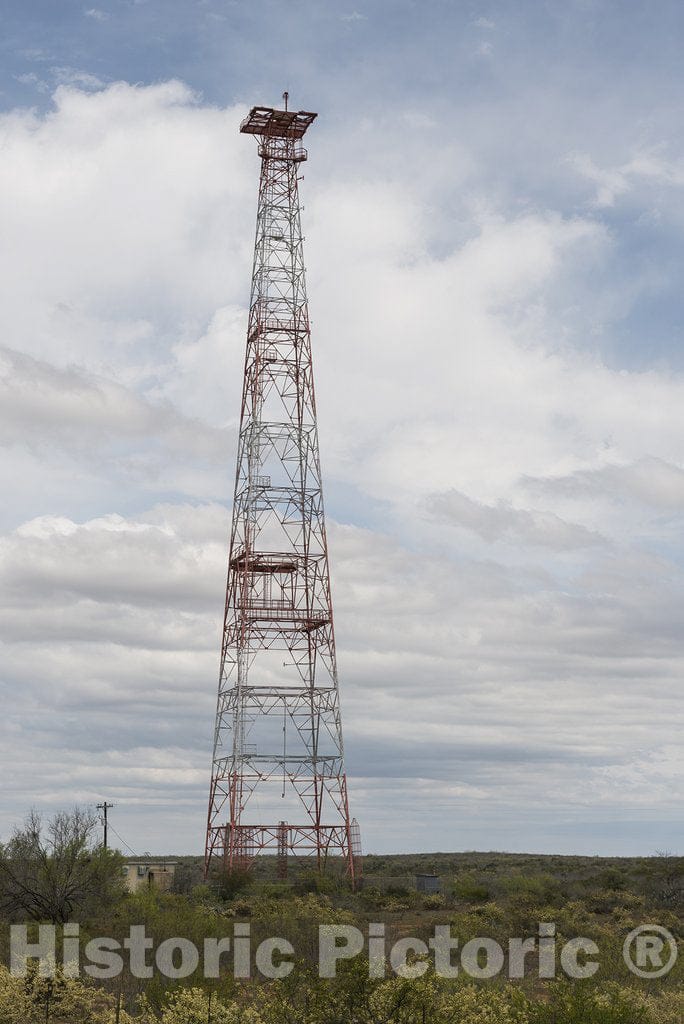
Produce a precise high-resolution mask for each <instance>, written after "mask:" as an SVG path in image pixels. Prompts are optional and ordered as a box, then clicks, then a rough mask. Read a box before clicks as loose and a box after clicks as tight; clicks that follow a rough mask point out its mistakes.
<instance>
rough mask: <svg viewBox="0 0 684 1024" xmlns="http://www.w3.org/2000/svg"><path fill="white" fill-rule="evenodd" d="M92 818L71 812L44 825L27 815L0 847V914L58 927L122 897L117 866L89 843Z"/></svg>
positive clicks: (36, 816)
mask: <svg viewBox="0 0 684 1024" xmlns="http://www.w3.org/2000/svg"><path fill="white" fill-rule="evenodd" d="M96 824H97V817H96V816H95V815H94V814H92V813H90V812H89V811H86V810H83V809H81V808H75V809H74V810H73V811H68V812H62V813H60V814H56V815H55V816H54V817H53V818H52V819H50V821H49V822H48V823H47V825H45V824H44V823H43V820H42V818H41V817H40V815H39V814H38V813H37V812H36V811H32V812H31V813H30V814H29V815H28V817H27V818H26V821H25V822H24V826H23V827H22V828H18V829H16V830H15V832H14V834H13V835H12V838H11V839H10V840H9V842H8V843H7V844H6V845H5V846H0V909H1V910H2V911H4V913H5V914H6V915H8V916H10V917H12V918H15V919H16V918H18V917H20V918H23V919H26V918H28V919H31V920H34V921H50V922H51V923H52V924H64V923H66V922H67V921H70V920H74V919H75V918H77V917H79V916H87V915H89V914H92V913H94V912H99V911H100V910H102V909H104V908H106V907H108V906H110V905H111V904H112V903H113V902H114V901H115V900H116V899H117V898H118V897H119V896H120V895H121V893H122V891H123V872H122V865H123V860H122V858H121V856H120V855H119V854H118V853H114V852H112V851H111V850H105V849H104V847H102V846H99V845H96V844H95V842H94V832H95V826H96Z"/></svg>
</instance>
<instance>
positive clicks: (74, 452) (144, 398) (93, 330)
mask: <svg viewBox="0 0 684 1024" xmlns="http://www.w3.org/2000/svg"><path fill="white" fill-rule="evenodd" d="M481 27H486V26H481ZM409 113H410V112H409ZM242 114H243V110H242V109H241V108H240V107H234V108H231V109H227V110H224V109H219V108H217V107H212V106H210V105H208V104H205V103H203V102H202V101H201V99H200V98H199V97H198V96H197V95H196V94H195V93H193V92H192V91H191V90H190V89H189V88H188V87H187V86H185V85H183V84H182V83H180V82H166V83H161V84H158V85H154V86H149V87H133V86H130V85H127V84H125V83H116V84H114V85H111V86H108V87H105V88H98V89H97V91H91V90H90V89H86V88H74V87H73V86H68V87H66V86H61V87H60V88H59V89H58V90H57V92H56V94H55V102H54V107H53V109H51V110H50V111H49V112H48V113H46V114H38V113H36V112H34V111H26V110H20V111H14V112H12V113H9V114H5V115H3V116H2V117H1V118H0V131H1V132H2V136H3V141H4V158H3V162H2V164H1V165H0V212H1V213H2V217H3V223H4V235H5V240H6V243H7V250H6V253H7V254H11V255H6V256H5V257H4V260H3V264H2V276H1V278H0V283H1V287H2V289H3V301H2V303H0V320H1V322H2V332H3V333H2V336H3V345H4V347H3V349H2V351H1V352H0V424H1V425H2V434H3V444H4V447H3V451H4V453H5V457H4V459H3V464H2V470H1V472H0V484H2V486H3V491H4V493H5V495H6V500H5V502H4V508H3V510H2V515H3V520H2V528H3V531H4V532H3V533H2V535H1V536H0V582H1V584H2V585H1V586H0V643H1V644H2V651H1V656H2V662H1V665H2V679H1V685H2V687H3V693H4V695H5V700H6V706H7V708H8V713H7V715H6V717H5V719H4V720H3V723H2V726H1V728H2V734H3V740H4V743H5V747H4V749H5V750H6V751H7V761H8V763H9V773H8V775H7V776H6V777H7V780H8V781H7V785H6V792H7V793H8V794H10V795H9V796H8V798H7V801H6V803H5V805H4V807H3V814H4V816H5V817H4V819H3V820H0V829H6V828H7V827H8V826H9V824H10V823H11V822H12V821H13V820H15V819H16V818H17V817H20V816H21V814H22V813H23V811H24V809H25V807H26V806H27V805H29V804H31V803H36V804H38V805H41V806H45V807H49V806H55V805H59V804H63V803H65V802H72V801H73V800H74V799H89V800H91V799H92V800H94V799H95V797H96V796H97V797H100V796H101V795H102V794H101V788H102V787H104V786H107V787H109V790H108V792H109V794H110V797H113V798H114V799H115V800H116V801H117V802H118V803H119V808H118V811H117V813H118V814H119V815H120V821H121V823H122V832H124V833H125V834H126V837H127V839H128V840H129V841H131V842H133V843H134V845H136V846H138V847H139V848H140V847H142V848H152V847H153V846H155V845H156V846H157V848H158V849H167V850H168V848H169V844H170V838H169V836H170V832H169V830H170V829H173V830H176V831H174V833H173V834H174V836H175V837H176V838H177V842H178V850H179V852H180V851H181V849H182V850H197V849H198V848H199V846H200V845H201V831H202V827H203V817H204V810H205V801H206V796H207V793H206V788H207V787H206V782H207V777H208V762H209V757H210V749H209V748H210V742H211V731H212V725H213V722H212V718H213V710H214V704H215V686H216V674H217V666H218V646H219V633H220V620H221V614H222V602H223V591H224V583H225V565H226V560H227V534H228V523H229V509H228V503H229V498H230V488H231V482H232V476H233V459H234V446H235V429H236V420H237V415H238V406H239V395H240V388H241V363H242V358H243V345H244V329H245V324H246V319H247V309H246V307H247V303H248V284H249V272H250V262H251V245H252V233H253V217H254V203H255V198H256V196H255V185H256V171H257V156H256V152H255V150H254V148H253V147H252V148H250V145H249V144H248V141H247V140H245V139H244V138H240V136H239V135H238V134H237V131H236V126H237V123H238V122H239V120H240V117H241V116H242ZM369 117H370V115H369ZM407 117H408V115H407ZM370 120H371V123H370V125H369V126H367V130H368V131H369V132H371V133H372V131H373V129H374V126H373V124H372V117H371V118H370ZM409 122H410V117H409V119H408V120H407V121H405V122H403V121H402V126H403V127H402V131H405V126H406V124H408V123H409ZM428 122H429V119H428V120H427V121H426V120H425V119H423V120H420V119H419V120H417V121H414V122H412V123H411V132H412V133H413V132H415V133H423V132H425V133H429V132H430V131H432V130H433V128H432V127H431V125H430V123H428ZM355 131H356V129H355ZM362 131H364V132H365V131H366V127H364V128H363V129H362ZM421 137H422V136H421ZM354 138H355V137H354ZM354 138H351V137H350V138H348V139H347V138H343V139H342V143H346V142H349V147H346V148H348V149H351V150H352V151H353V152H354V160H355V163H354V168H353V173H351V169H350V168H349V167H345V168H344V169H343V171H340V169H339V165H338V162H337V161H336V157H335V154H336V153H337V152H338V149H337V148H335V147H339V146H340V145H341V142H340V139H339V138H337V139H336V140H335V142H334V147H333V144H332V143H331V140H330V138H326V136H325V135H321V137H320V153H319V156H318V163H317V164H313V160H312V167H311V172H310V173H309V171H308V170H307V180H306V182H305V184H304V186H303V188H304V189H305V198H306V200H307V207H306V209H305V211H304V218H305V231H306V234H307V239H306V246H307V260H308V266H309V286H310V292H311V311H312V317H313V323H314V345H315V354H316V364H317V365H316V368H317V385H318V387H317V394H318V405H319V415H320V430H321V444H322V458H323V467H324V476H325V481H326V490H327V495H328V509H329V513H330V545H331V555H332V565H333V582H334V597H335V601H336V612H337V632H338V639H339V643H340V666H341V671H342V699H343V707H344V716H345V729H346V736H347V756H348V761H349V771H350V777H351V779H352V794H353V798H354V801H355V803H354V807H355V813H357V816H358V817H359V818H360V819H361V820H362V822H363V823H364V830H365V833H366V836H367V841H368V843H369V844H370V845H371V846H372V847H374V846H375V847H377V846H378V845H384V846H385V847H387V846H392V847H394V848H404V849H405V848H406V847H407V845H426V844H427V845H428V846H434V845H436V844H437V843H440V844H443V845H445V846H448V845H452V846H454V845H464V844H465V843H466V842H469V844H470V845H483V844H486V845H490V846H491V845H497V844H501V845H509V846H511V847H514V848H520V844H521V843H522V844H523V845H527V843H526V842H525V841H524V840H523V839H521V838H520V837H519V836H517V835H516V832H515V830H516V827H517V824H516V823H518V824H519V823H520V822H521V821H525V822H527V825H526V829H527V831H526V836H527V842H529V843H532V844H536V845H537V846H538V847H539V848H541V847H542V846H544V844H546V848H549V849H553V847H554V844H556V845H557V844H558V841H559V840H558V836H559V835H560V832H559V831H556V832H555V833H553V829H554V828H556V829H557V830H562V828H564V827H566V825H567V823H568V822H577V823H580V822H581V821H587V820H590V819H592V820H596V818H598V817H602V818H603V819H605V818H611V816H612V818H614V819H615V820H624V819H626V818H628V817H629V815H636V814H639V813H642V811H643V808H644V807H646V806H648V800H647V794H648V793H649V792H651V793H653V789H652V788H649V787H651V782H652V779H653V778H654V777H655V778H657V780H658V784H657V787H656V790H657V797H656V799H657V807H658V813H660V814H661V815H662V819H663V820H664V821H666V820H670V819H672V815H673V814H674V813H675V810H674V808H673V799H672V793H671V792H669V791H668V784H669V785H671V786H672V787H674V786H676V785H677V779H678V778H679V775H678V772H679V770H680V768H679V765H678V762H677V756H676V753H675V751H676V749H677V743H678V739H677V735H678V722H679V721H680V717H678V716H679V715H680V713H681V712H680V711H678V690H677V688H678V685H679V680H680V679H681V673H682V668H683V659H684V649H683V648H682V641H681V635H680V634H681V629H680V624H679V621H678V614H677V609H678V608H679V607H681V596H682V595H681V590H682V577H681V570H680V568H679V561H678V558H677V555H676V551H678V550H679V546H677V545H676V544H674V545H673V539H672V538H673V532H674V531H673V528H672V526H668V527H666V526H664V524H663V513H666V514H667V516H669V517H670V519H674V517H676V516H677V515H678V514H679V513H680V511H681V503H682V499H683V494H684V487H683V485H682V477H683V475H684V474H683V471H682V469H681V468H680V464H681V452H680V451H679V438H680V437H681V436H682V433H683V432H684V411H683V410H684V382H683V381H682V378H681V375H678V374H676V373H674V372H671V371H669V370H665V369H662V368H655V367H651V368H648V369H646V370H643V371H640V372H636V371H626V370H624V369H622V368H619V367H612V366H608V365H606V364H605V363H603V362H602V361H601V360H600V359H599V358H598V357H597V356H596V354H595V353H593V352H592V353H589V352H588V351H587V348H586V345H584V344H583V342H584V336H583V331H584V326H585V324H586V318H587V317H588V316H589V317H591V316H596V317H597V318H600V317H601V316H602V315H603V312H604V310H605V305H604V301H605V296H597V297H596V299H595V301H596V307H595V308H594V307H592V308H591V309H590V310H589V312H587V311H586V310H584V309H583V310H581V311H578V309H577V306H578V303H577V302H576V297H577V295H578V294H580V295H582V296H591V292H592V289H591V287H590V286H591V277H592V274H593V273H594V272H595V270H596V268H601V267H602V266H603V263H604V261H605V260H606V259H608V258H609V256H610V254H611V252H612V249H613V246H614V239H613V236H612V235H611V233H610V232H609V231H608V230H607V228H606V227H605V225H604V224H603V223H601V221H600V220H599V219H598V218H597V217H596V216H595V213H596V211H595V210H593V211H591V214H590V215H584V216H577V215H576V214H575V213H573V212H572V211H570V212H567V211H565V212H564V211H562V210H559V209H555V208H553V207H552V206H549V207H541V206H537V207H534V208H531V207H528V206H526V205H525V204H518V205H516V206H514V207H506V206H505V204H504V205H500V206H497V204H496V203H495V202H493V201H489V202H484V201H483V200H482V198H481V194H480V193H477V194H476V193H475V191H474V184H473V182H474V180H475V179H478V180H479V176H480V175H481V174H482V167H481V165H478V161H477V160H476V159H475V158H474V157H473V156H472V154H470V153H469V152H468V151H467V147H464V146H463V145H462V144H459V146H458V147H457V146H456V145H455V144H454V146H453V147H452V149H450V150H449V152H450V154H452V155H453V162H452V163H450V164H449V173H450V174H451V173H453V180H451V179H449V180H447V178H446V176H445V175H446V172H445V171H444V168H443V165H442V163H441V162H440V161H434V160H433V161H431V160H427V159H425V154H424V153H421V154H420V155H421V161H420V164H419V165H418V164H417V165H416V169H415V174H414V173H413V170H412V169H411V170H410V171H409V170H406V169H404V170H405V173H404V171H402V172H401V173H399V172H397V173H396V174H395V175H393V176H392V177H391V180H388V174H387V166H386V160H385V155H384V153H383V160H382V161H381V162H379V161H378V159H377V157H375V156H374V155H373V152H372V151H370V149H369V148H368V147H367V148H366V152H362V150H363V147H359V146H358V145H352V143H353V142H354ZM357 141H358V140H357ZM440 145H443V140H440ZM440 152H441V151H440ZM312 154H315V147H314V146H313V140H312ZM630 173H631V172H630ZM634 173H636V171H635V172H634ZM623 176H624V175H623ZM643 177H645V173H644V174H642V178H643ZM609 186H610V187H612V188H613V194H614V195H617V194H618V192H617V191H616V189H617V190H618V191H619V183H618V184H615V182H613V184H612V185H610V183H607V184H606V186H605V187H606V188H608V187H609ZM445 195H446V196H448V197H449V201H450V202H451V203H452V204H453V205H452V207H451V209H450V212H449V214H448V218H447V219H448V225H449V230H445V229H444V224H443V221H444V217H445V216H447V215H446V214H444V215H443V214H442V212H441V211H442V207H441V205H438V204H437V198H439V199H440V202H441V201H442V200H443V197H444V196H445ZM426 196H427V197H428V198H427V200H426ZM445 208H446V207H445ZM436 211H438V214H439V215H438V214H437V213H436ZM455 225H457V227H455ZM426 513H427V514H426ZM673 552H675V553H673ZM65 749H69V751H70V755H69V758H68V759H67V760H65V758H64V753H63V752H64V750H65ZM664 749H667V751H668V754H667V756H666V757H665V756H661V754H660V753H659V752H660V751H661V750H664ZM93 751H96V752H97V758H94V757H93ZM635 751H636V752H637V754H635ZM29 754H30V756H29ZM39 755H40V756H39ZM67 761H68V763H67ZM36 764H38V767H36ZM627 766H629V772H630V775H629V778H630V784H629V787H626V788H625V789H624V790H621V789H620V788H619V787H617V786H616V783H615V780H616V779H617V778H619V776H620V772H623V771H626V770H627ZM654 773H655V775H654ZM67 794H68V799H67V796H66V795H67ZM419 805H420V807H419ZM389 807H391V808H392V814H393V815H395V824H394V826H392V820H391V818H390V812H389V810H387V808H389ZM398 809H400V810H401V814H402V818H403V820H405V822H406V825H405V830H404V832H403V833H401V834H398V833H397V830H396V814H397V813H398ZM543 815H546V816H547V819H548V820H547V821H546V822H544V821H543V820H542V818H543ZM672 820H673V819H672ZM435 821H440V822H446V824H445V825H444V826H443V830H442V831H441V832H439V833H438V832H437V830H436V828H435V825H434V822H435ZM464 822H469V823H470V824H469V825H468V826H467V828H468V829H470V831H466V825H464V824H463V823H464ZM430 823H432V824H430ZM450 823H453V824H450ZM126 825H128V827H129V829H130V831H128V830H126V828H125V826H126ZM392 827H393V828H394V832H391V833H390V832H388V831H387V829H388V828H392ZM440 827H441V826H440ZM578 827H579V825H578ZM506 829H509V831H506ZM535 830H536V831H535ZM549 830H550V831H549ZM466 835H467V836H468V837H469V838H468V841H467V840H466V839H465V836H466ZM535 836H536V837H537V838H536V839H535V838H534V837H535ZM426 837H427V838H426ZM563 842H564V843H566V846H567V847H568V848H569V847H572V839H568V837H567V836H566V837H565V838H564V839H563ZM606 842H607V843H608V844H610V837H608V839H607V840H606ZM575 848H577V847H575ZM641 848H643V847H641ZM644 852H648V849H645V850H644Z"/></svg>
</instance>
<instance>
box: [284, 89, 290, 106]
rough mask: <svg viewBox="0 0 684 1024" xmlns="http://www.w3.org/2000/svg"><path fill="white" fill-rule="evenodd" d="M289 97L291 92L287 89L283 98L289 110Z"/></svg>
mask: <svg viewBox="0 0 684 1024" xmlns="http://www.w3.org/2000/svg"><path fill="white" fill-rule="evenodd" d="M289 98H290V94H289V92H288V91H287V89H286V90H285V92H284V93H283V99H284V100H285V109H286V110H287V101H288V100H289Z"/></svg>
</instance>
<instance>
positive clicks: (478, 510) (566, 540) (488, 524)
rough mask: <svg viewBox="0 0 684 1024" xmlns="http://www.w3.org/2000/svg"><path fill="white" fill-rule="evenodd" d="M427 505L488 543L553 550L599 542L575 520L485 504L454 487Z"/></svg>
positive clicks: (551, 514) (501, 503)
mask: <svg viewBox="0 0 684 1024" xmlns="http://www.w3.org/2000/svg"><path fill="white" fill-rule="evenodd" d="M428 508H429V509H430V511H431V512H432V513H433V514H434V515H436V516H438V517H439V518H441V519H442V520H444V521H445V522H449V523H453V524H454V525H455V526H462V527H464V528H465V529H467V530H473V531H474V532H475V533H477V534H479V536H480V537H482V538H483V539H484V540H486V541H489V542H490V543H494V542H496V541H498V540H502V539H505V540H507V541H509V542H513V543H519V544H538V545H541V546H542V547H547V548H551V549H552V550H555V551H565V550H569V549H572V548H578V547H579V548H582V547H587V546H589V545H592V544H600V543H602V538H601V537H600V536H599V535H598V534H596V533H594V532H592V531H591V530H587V529H586V528H585V527H584V526H580V525H579V524H577V523H566V522H565V521H564V520H563V519H561V518H560V517H559V516H556V515H554V514H553V513H548V512H538V511H534V510H531V511H528V510H527V509H516V508H512V507H511V506H510V505H507V504H506V503H504V502H500V503H499V504H497V505H485V504H483V503H482V502H479V501H473V500H472V498H469V497H468V496H467V495H466V494H461V493H460V492H459V491H456V490H450V491H446V492H444V493H443V494H435V495H433V496H432V497H431V498H430V499H428Z"/></svg>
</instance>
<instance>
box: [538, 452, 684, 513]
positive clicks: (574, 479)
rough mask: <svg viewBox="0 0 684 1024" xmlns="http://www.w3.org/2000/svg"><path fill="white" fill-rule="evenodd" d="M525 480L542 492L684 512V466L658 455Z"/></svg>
mask: <svg viewBox="0 0 684 1024" xmlns="http://www.w3.org/2000/svg"><path fill="white" fill-rule="evenodd" d="M525 483H526V485H527V486H528V487H529V488H530V489H531V490H534V491H537V492H540V493H541V492H544V493H547V494H561V495H564V496H567V497H575V498H579V499H581V498H582V497H583V496H585V495H586V496H596V497H602V498H606V499H608V500H609V501H613V502H618V503H620V504H623V503H624V502H625V500H628V501H629V500H632V501H637V502H639V504H643V505H650V506H651V507H653V508H655V509H659V510H663V511H673V512H684V469H682V468H681V467H680V466H676V465H673V464H672V463H671V462H666V461H665V460H663V459H659V458H656V457H655V456H648V457H644V458H642V459H638V460H637V461H636V462H632V463H628V464H623V465H611V464H608V465H604V466H601V467H598V468H597V469H584V470H576V471H575V472H574V473H569V474H567V475H564V476H558V477H547V478H541V479H534V478H529V479H527V480H526V481H525Z"/></svg>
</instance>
